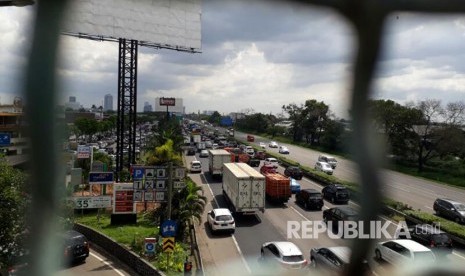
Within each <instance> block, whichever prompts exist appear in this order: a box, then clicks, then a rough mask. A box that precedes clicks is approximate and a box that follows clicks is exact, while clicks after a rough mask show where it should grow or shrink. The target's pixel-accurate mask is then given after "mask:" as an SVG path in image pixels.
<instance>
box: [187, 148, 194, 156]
mask: <svg viewBox="0 0 465 276" xmlns="http://www.w3.org/2000/svg"><path fill="white" fill-rule="evenodd" d="M187 155H195V148H194V147H188V148H187Z"/></svg>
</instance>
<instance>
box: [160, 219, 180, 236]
mask: <svg viewBox="0 0 465 276" xmlns="http://www.w3.org/2000/svg"><path fill="white" fill-rule="evenodd" d="M177 230H178V226H177V224H176V221H174V220H165V221H164V222H163V223H162V224H161V235H162V236H163V237H174V236H176V231H177Z"/></svg>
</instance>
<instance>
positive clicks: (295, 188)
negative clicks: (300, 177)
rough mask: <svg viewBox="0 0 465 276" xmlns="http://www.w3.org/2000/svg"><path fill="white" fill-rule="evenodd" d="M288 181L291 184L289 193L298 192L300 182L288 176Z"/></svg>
mask: <svg viewBox="0 0 465 276" xmlns="http://www.w3.org/2000/svg"><path fill="white" fill-rule="evenodd" d="M289 180H290V181H289V182H290V184H291V193H293V194H296V193H298V192H300V183H299V182H297V180H295V179H294V178H292V177H291V178H289Z"/></svg>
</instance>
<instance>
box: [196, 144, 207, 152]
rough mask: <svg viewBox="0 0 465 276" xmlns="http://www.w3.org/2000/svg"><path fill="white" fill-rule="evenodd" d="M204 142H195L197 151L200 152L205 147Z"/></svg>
mask: <svg viewBox="0 0 465 276" xmlns="http://www.w3.org/2000/svg"><path fill="white" fill-rule="evenodd" d="M206 148H207V147H206V146H205V142H200V143H197V151H198V152H200V151H201V150H204V149H206Z"/></svg>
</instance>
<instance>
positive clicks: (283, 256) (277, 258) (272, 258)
mask: <svg viewBox="0 0 465 276" xmlns="http://www.w3.org/2000/svg"><path fill="white" fill-rule="evenodd" d="M260 253H261V261H262V262H263V263H264V264H265V265H266V266H267V268H268V269H270V271H274V272H276V269H278V270H280V269H303V268H305V267H306V266H307V260H305V258H304V255H303V254H302V251H301V250H300V249H299V247H297V245H295V244H294V243H292V242H289V241H274V242H266V243H264V244H263V245H262V247H261V249H260Z"/></svg>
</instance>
